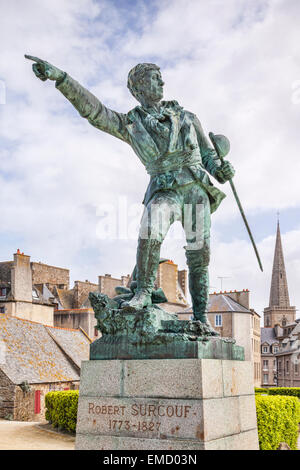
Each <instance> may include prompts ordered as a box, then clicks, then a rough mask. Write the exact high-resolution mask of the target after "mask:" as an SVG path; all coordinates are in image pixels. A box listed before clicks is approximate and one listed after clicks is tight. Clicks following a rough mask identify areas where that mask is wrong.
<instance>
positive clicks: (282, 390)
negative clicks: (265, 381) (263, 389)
mask: <svg viewBox="0 0 300 470" xmlns="http://www.w3.org/2000/svg"><path fill="white" fill-rule="evenodd" d="M268 391H269V395H285V396H287V395H288V396H291V397H298V398H300V387H272V388H269V390H268Z"/></svg>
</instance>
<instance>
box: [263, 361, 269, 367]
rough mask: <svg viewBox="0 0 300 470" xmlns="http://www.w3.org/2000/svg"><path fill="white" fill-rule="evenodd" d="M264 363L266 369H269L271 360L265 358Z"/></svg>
mask: <svg viewBox="0 0 300 470" xmlns="http://www.w3.org/2000/svg"><path fill="white" fill-rule="evenodd" d="M263 365H264V369H268V367H269V361H267V360H264V361H263Z"/></svg>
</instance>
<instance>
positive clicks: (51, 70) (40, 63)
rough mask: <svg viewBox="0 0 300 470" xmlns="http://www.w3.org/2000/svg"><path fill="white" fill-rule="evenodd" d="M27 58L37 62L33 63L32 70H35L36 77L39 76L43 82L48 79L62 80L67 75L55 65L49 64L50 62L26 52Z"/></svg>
mask: <svg viewBox="0 0 300 470" xmlns="http://www.w3.org/2000/svg"><path fill="white" fill-rule="evenodd" d="M25 58H26V59H29V60H33V61H34V62H35V64H33V65H32V70H33V71H34V74H35V75H36V77H38V78H39V79H40V80H42V81H43V82H44V81H45V80H47V79H49V80H61V79H62V78H63V77H64V75H65V72H63V71H62V70H60V69H59V68H57V67H55V66H54V65H52V64H49V62H46V61H45V60H42V59H39V58H38V57H33V56H31V55H26V54H25Z"/></svg>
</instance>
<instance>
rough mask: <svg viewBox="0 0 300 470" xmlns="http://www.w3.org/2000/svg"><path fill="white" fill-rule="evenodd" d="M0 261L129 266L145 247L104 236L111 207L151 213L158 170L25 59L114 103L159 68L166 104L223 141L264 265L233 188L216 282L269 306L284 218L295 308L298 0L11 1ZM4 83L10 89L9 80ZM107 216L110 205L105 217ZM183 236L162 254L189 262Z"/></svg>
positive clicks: (216, 255)
mask: <svg viewBox="0 0 300 470" xmlns="http://www.w3.org/2000/svg"><path fill="white" fill-rule="evenodd" d="M0 8H1V15H0V16H1V19H0V36H1V44H2V51H1V59H0V61H1V67H0V80H2V81H3V82H4V84H5V88H6V102H5V104H0V122H1V126H0V210H1V222H2V223H1V231H0V240H1V243H0V259H1V260H7V259H11V258H12V254H13V253H14V252H15V251H16V249H17V248H20V250H21V251H24V252H25V253H26V254H29V255H31V257H32V259H33V260H36V261H42V262H45V263H49V264H53V265H58V266H62V267H68V268H70V269H71V278H72V280H75V279H83V280H84V279H89V280H91V281H93V282H97V276H98V275H100V274H104V273H111V274H112V275H114V276H121V275H122V274H127V273H129V272H131V270H132V268H133V266H134V263H135V251H136V239H134V236H131V238H130V239H128V240H126V239H125V240H124V239H122V240H115V239H110V240H102V239H99V223H100V220H101V218H100V216H99V213H100V212H101V210H100V209H101V205H103V204H111V205H112V207H114V208H115V209H116V210H117V208H118V202H119V200H120V198H122V197H126V198H127V203H128V207H130V208H131V210H132V212H131V218H134V217H133V214H135V216H136V217H138V216H137V214H139V213H140V211H141V210H142V205H141V201H142V199H143V194H144V191H145V189H146V186H147V183H148V176H147V174H146V172H145V170H144V168H143V167H142V165H141V163H140V162H139V161H138V159H137V158H136V156H135V155H134V153H133V152H132V150H131V149H130V148H129V146H127V145H126V144H124V143H122V142H121V141H118V140H117V139H114V138H113V137H111V136H109V135H106V134H104V133H102V132H101V131H99V130H97V129H94V128H93V127H92V126H90V125H89V124H88V123H87V122H86V121H85V120H84V119H82V118H80V117H79V115H78V113H77V112H76V110H74V109H73V108H72V106H71V105H70V103H68V102H67V101H66V100H65V98H64V97H63V96H62V95H61V94H60V93H59V92H58V91H57V90H56V89H55V87H54V84H53V83H52V82H49V81H47V82H41V81H39V80H37V79H36V78H35V76H34V75H33V73H32V71H31V64H30V63H29V62H28V61H26V60H25V59H24V53H28V54H32V55H35V56H39V57H41V58H43V59H45V60H47V61H49V62H50V63H53V64H54V65H56V66H58V67H59V68H61V69H63V70H65V71H67V72H68V73H69V74H70V75H71V76H72V77H74V78H75V79H76V80H78V81H79V82H80V83H81V84H82V85H84V86H85V87H87V88H88V89H89V90H90V91H92V92H93V93H94V94H95V95H96V96H97V97H98V98H99V99H100V100H101V101H102V102H103V103H104V104H105V105H106V106H108V107H111V108H112V109H115V110H117V111H121V112H127V111H128V110H130V109H131V108H133V107H134V106H135V105H136V102H135V100H134V99H133V97H132V96H131V95H130V93H129V91H128V89H127V87H126V82H127V74H128V71H129V70H130V68H132V67H133V66H134V65H136V64H137V63H138V62H155V63H157V64H158V65H159V66H160V67H161V71H162V75H163V79H164V81H165V99H176V100H177V101H179V103H180V104H181V105H182V106H184V107H185V108H186V109H188V110H190V111H192V112H194V113H196V114H197V116H198V117H199V119H200V121H201V123H202V125H203V128H204V130H205V132H206V133H208V132H209V131H213V132H215V133H222V134H225V135H226V136H227V137H228V138H229V139H230V141H231V152H230V154H229V156H228V158H229V160H230V161H231V162H232V164H233V165H234V167H235V169H236V176H235V184H236V188H237V190H238V194H239V196H240V199H241V201H242V204H243V207H244V209H245V212H246V215H247V217H248V220H249V223H250V226H251V228H252V231H253V234H254V237H255V240H256V241H257V245H258V249H259V252H260V255H261V258H262V262H263V265H264V268H265V269H264V273H260V271H259V269H258V265H257V262H256V259H255V255H254V252H253V250H252V247H251V245H250V243H249V240H248V238H247V233H246V230H245V229H244V226H243V222H242V219H241V217H240V215H239V212H238V209H237V206H236V203H235V201H234V198H233V196H232V194H231V190H230V187H229V185H225V186H220V185H218V183H216V185H217V186H218V187H220V189H222V190H223V191H224V192H225V193H226V194H227V198H226V199H225V201H224V202H223V203H222V205H221V207H220V208H219V210H218V211H217V213H216V214H214V215H213V217H212V261H211V268H210V273H211V286H213V287H212V289H213V290H215V288H217V289H219V288H220V280H219V276H228V279H227V280H224V283H223V287H224V288H226V289H228V290H230V289H243V288H248V289H250V291H251V306H252V307H253V308H255V309H256V310H257V311H258V312H259V313H261V312H262V309H263V308H264V307H265V306H267V303H268V298H269V288H270V276H271V267H272V261H273V252H274V246H275V232H276V223H277V215H276V213H277V211H279V212H280V223H281V232H282V238H283V247H284V252H285V258H286V268H287V273H288V281H289V286H290V298H291V302H292V304H295V305H296V306H297V305H299V304H300V292H299V288H298V286H299V284H300V245H299V239H300V223H299V213H300V191H299V174H300V159H299V158H298V155H299V143H300V142H299V140H300V136H299V115H300V99H299V98H300V93H299V89H300V85H299V80H300V60H299V57H300V54H299V52H300V51H299V49H300V41H299V26H298V25H299V20H300V3H299V2H298V1H297V0H272V1H271V0H270V1H267V0H252V1H251V2H249V1H248V0H226V8H224V2H223V1H221V0H211V1H209V2H207V1H202V0H186V1H183V0H172V1H171V0H168V1H167V0H165V1H164V0H163V1H151V0H148V1H140V0H138V1H122V0H113V1H112V0H109V1H108V0H107V1H104V0H103V1H102V0H98V1H96V0H73V1H69V0H68V1H67V0H51V1H50V0H44V1H43V2H40V1H38V0H27V1H26V2H19V1H18V0H11V1H10V2H5V1H4V0H0ZM3 82H2V83H3ZM99 208H100V209H99ZM184 244H185V242H184V240H183V239H182V240H175V239H171V240H167V241H166V242H165V243H164V245H163V249H162V256H164V257H168V258H170V259H173V260H174V262H176V263H178V264H179V267H180V268H184V267H185V258H184V250H183V249H182V246H183V245H184Z"/></svg>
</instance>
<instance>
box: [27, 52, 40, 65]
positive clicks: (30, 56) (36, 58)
mask: <svg viewBox="0 0 300 470" xmlns="http://www.w3.org/2000/svg"><path fill="white" fill-rule="evenodd" d="M24 57H25V58H26V59H29V60H33V61H34V62H37V63H38V64H44V63H45V61H44V60H42V59H39V58H38V57H34V56H32V55H27V54H25V55H24Z"/></svg>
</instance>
